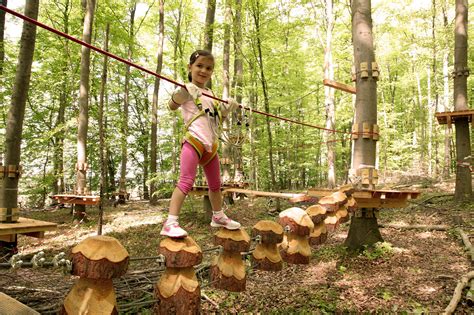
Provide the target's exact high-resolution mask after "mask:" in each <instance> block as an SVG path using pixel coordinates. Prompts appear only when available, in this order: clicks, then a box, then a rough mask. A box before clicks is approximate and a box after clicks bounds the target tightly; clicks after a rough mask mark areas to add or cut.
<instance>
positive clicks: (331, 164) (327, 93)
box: [324, 0, 336, 188]
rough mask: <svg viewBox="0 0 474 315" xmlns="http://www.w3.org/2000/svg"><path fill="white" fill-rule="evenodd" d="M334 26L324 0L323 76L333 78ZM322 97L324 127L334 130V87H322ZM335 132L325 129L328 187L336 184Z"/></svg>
mask: <svg viewBox="0 0 474 315" xmlns="http://www.w3.org/2000/svg"><path fill="white" fill-rule="evenodd" d="M333 28H334V13H333V0H326V47H325V49H324V77H325V78H326V79H329V80H334V66H333V60H332V47H331V45H332V30H333ZM324 99H325V104H326V129H329V130H334V129H335V127H336V122H335V119H336V117H335V115H336V109H335V105H334V89H333V88H330V87H328V86H326V87H324ZM334 136H335V134H334V133H333V132H330V131H326V143H327V150H328V188H334V187H335V186H336V169H335V163H336V148H335V142H334V141H331V140H333V139H334Z"/></svg>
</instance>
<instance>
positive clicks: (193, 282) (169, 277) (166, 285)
mask: <svg viewBox="0 0 474 315" xmlns="http://www.w3.org/2000/svg"><path fill="white" fill-rule="evenodd" d="M198 287H199V282H198V279H197V277H196V273H195V272H194V268H192V267H191V268H167V269H166V272H165V273H164V275H163V276H162V277H161V278H160V281H159V284H158V288H159V291H160V294H161V295H162V296H163V297H164V298H165V299H167V298H169V297H171V296H173V295H175V294H176V293H177V292H178V290H179V289H181V288H183V289H184V290H186V291H188V292H194V291H195V290H196V289H197V288H198Z"/></svg>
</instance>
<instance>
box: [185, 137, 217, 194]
mask: <svg viewBox="0 0 474 315" xmlns="http://www.w3.org/2000/svg"><path fill="white" fill-rule="evenodd" d="M198 164H199V155H198V154H197V152H196V150H195V149H194V147H193V146H192V145H190V144H189V143H188V142H184V144H183V146H182V147H181V157H180V169H181V172H180V174H179V182H178V185H177V187H178V188H179V189H180V190H181V191H182V192H183V193H184V194H185V195H187V194H188V193H189V191H190V190H191V188H193V184H194V180H195V179H196V173H197V166H198ZM203 170H204V174H205V175H206V179H207V184H208V186H209V190H210V191H218V190H220V189H221V175H220V173H221V172H220V167H219V157H218V155H217V154H216V156H215V157H214V158H213V159H212V160H211V161H210V162H209V163H207V164H206V166H203Z"/></svg>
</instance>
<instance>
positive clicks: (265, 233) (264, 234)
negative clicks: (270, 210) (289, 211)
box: [252, 220, 283, 271]
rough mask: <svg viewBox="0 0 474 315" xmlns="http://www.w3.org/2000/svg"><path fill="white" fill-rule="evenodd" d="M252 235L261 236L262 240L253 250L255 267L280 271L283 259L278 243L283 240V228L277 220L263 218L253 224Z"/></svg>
mask: <svg viewBox="0 0 474 315" xmlns="http://www.w3.org/2000/svg"><path fill="white" fill-rule="evenodd" d="M252 236H253V237H256V236H260V242H259V243H258V244H257V246H256V247H255V249H254V251H253V252H252V262H253V265H254V266H255V267H254V268H255V269H258V270H265V271H279V270H282V269H283V261H282V258H281V255H280V251H279V250H278V243H281V242H282V241H283V228H282V227H281V225H280V224H278V223H276V222H275V221H270V220H262V221H259V222H257V224H255V225H254V226H253V229H252Z"/></svg>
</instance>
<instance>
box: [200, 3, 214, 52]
mask: <svg viewBox="0 0 474 315" xmlns="http://www.w3.org/2000/svg"><path fill="white" fill-rule="evenodd" d="M215 16H216V0H207V10H206V22H205V25H204V41H203V45H202V47H203V48H204V50H207V51H209V52H212V43H213V39H214V18H215Z"/></svg>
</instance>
